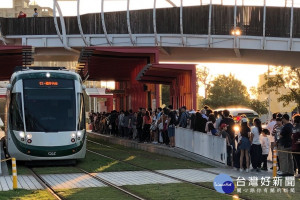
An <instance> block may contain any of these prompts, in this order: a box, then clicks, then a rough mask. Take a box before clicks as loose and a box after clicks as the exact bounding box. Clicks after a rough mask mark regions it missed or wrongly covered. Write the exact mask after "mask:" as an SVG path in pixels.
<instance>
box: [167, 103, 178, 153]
mask: <svg viewBox="0 0 300 200" xmlns="http://www.w3.org/2000/svg"><path fill="white" fill-rule="evenodd" d="M168 108H169V110H170V111H169V114H168V123H167V127H168V136H169V139H170V147H175V124H176V113H175V112H174V111H173V106H172V105H169V106H168Z"/></svg>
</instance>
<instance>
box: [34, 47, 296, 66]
mask: <svg viewBox="0 0 300 200" xmlns="http://www.w3.org/2000/svg"><path fill="white" fill-rule="evenodd" d="M128 48H129V47H128ZM78 50H80V49H78ZM238 51H239V52H238V53H237V52H236V51H235V50H234V49H225V48H210V49H209V48H190V47H159V52H158V54H159V62H185V63H237V64H260V65H261V64H265V65H288V66H299V59H298V58H299V57H300V52H287V51H286V52H284V51H271V50H269V51H268V50H251V49H239V50H238ZM79 56H80V55H79V53H74V52H71V51H68V50H65V49H64V48H35V54H34V60H35V61H78V58H79Z"/></svg>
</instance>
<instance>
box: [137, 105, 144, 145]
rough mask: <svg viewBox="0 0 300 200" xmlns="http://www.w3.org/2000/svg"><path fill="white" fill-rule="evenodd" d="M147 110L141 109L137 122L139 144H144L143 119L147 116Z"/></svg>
mask: <svg viewBox="0 0 300 200" xmlns="http://www.w3.org/2000/svg"><path fill="white" fill-rule="evenodd" d="M145 112H146V110H145V109H144V108H140V109H139V112H138V114H137V121H136V129H137V133H138V138H139V142H142V134H143V128H142V126H143V117H144V115H145Z"/></svg>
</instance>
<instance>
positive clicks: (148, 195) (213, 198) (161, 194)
mask: <svg viewBox="0 0 300 200" xmlns="http://www.w3.org/2000/svg"><path fill="white" fill-rule="evenodd" d="M122 188H124V189H126V190H128V191H130V192H132V193H134V194H136V195H138V196H140V197H143V198H144V199H153V200H156V199H157V200H161V199H163V200H177V199H178V200H192V199H208V200H220V199H222V200H226V199H232V197H229V196H226V195H223V194H219V193H217V192H214V191H209V190H206V189H202V188H199V187H196V186H193V185H190V184H186V183H170V184H149V185H127V186H122ZM58 193H59V194H60V195H61V196H63V197H65V198H66V199H68V200H77V199H83V200H85V199H86V200H98V199H105V200H106V199H122V200H123V199H132V198H131V197H129V196H127V195H125V194H124V193H122V192H120V191H117V190H115V189H113V188H109V187H101V188H85V189H70V190H58Z"/></svg>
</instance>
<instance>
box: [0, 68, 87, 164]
mask: <svg viewBox="0 0 300 200" xmlns="http://www.w3.org/2000/svg"><path fill="white" fill-rule="evenodd" d="M37 69H38V68H31V69H27V70H25V69H22V70H21V71H17V72H15V73H14V74H13V75H12V77H11V80H10V84H9V85H8V90H7V104H6V109H7V110H6V113H7V114H6V123H5V124H6V131H5V134H6V137H5V144H6V149H7V153H8V154H9V155H10V156H11V157H15V158H16V159H17V160H23V161H31V160H76V159H81V158H84V157H85V153H86V129H85V110H84V99H83V91H84V86H83V85H82V81H81V78H80V76H79V75H78V74H76V73H74V72H70V71H67V70H63V69H62V68H57V69H56V68H55V69H54V68H51V70H48V68H40V69H39V70H37Z"/></svg>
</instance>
